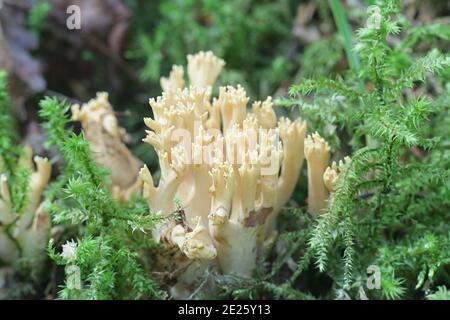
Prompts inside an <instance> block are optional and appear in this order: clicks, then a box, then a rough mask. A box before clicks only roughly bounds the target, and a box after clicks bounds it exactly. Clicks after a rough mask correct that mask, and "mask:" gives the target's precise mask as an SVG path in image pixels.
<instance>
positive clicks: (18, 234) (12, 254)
mask: <svg viewBox="0 0 450 320" xmlns="http://www.w3.org/2000/svg"><path fill="white" fill-rule="evenodd" d="M34 163H35V164H36V169H35V170H33V163H32V161H31V149H29V148H25V149H24V152H23V155H22V158H21V159H20V164H21V166H23V167H24V168H27V169H28V170H29V171H30V172H32V173H31V176H30V179H29V185H28V190H27V195H26V200H25V203H24V205H23V206H22V207H21V209H20V212H16V210H14V205H13V203H12V199H11V194H10V187H11V186H10V185H9V183H8V179H7V176H6V175H5V174H1V175H0V265H2V266H4V265H7V266H8V265H9V266H12V265H14V264H15V263H16V262H18V260H19V259H27V260H28V262H30V263H31V265H32V266H33V269H34V271H37V270H38V269H39V266H40V264H41V262H42V261H43V258H44V257H45V255H44V252H45V248H46V246H47V242H48V239H49V237H50V228H51V218H50V214H49V213H48V212H47V211H46V209H45V205H44V202H41V197H42V193H43V191H44V188H45V187H46V185H47V183H48V182H49V180H50V175H51V165H50V163H49V162H48V160H47V159H46V158H41V157H37V156H36V157H34ZM4 272H7V269H3V268H0V278H3V277H4V276H5V274H4ZM0 280H1V279H0Z"/></svg>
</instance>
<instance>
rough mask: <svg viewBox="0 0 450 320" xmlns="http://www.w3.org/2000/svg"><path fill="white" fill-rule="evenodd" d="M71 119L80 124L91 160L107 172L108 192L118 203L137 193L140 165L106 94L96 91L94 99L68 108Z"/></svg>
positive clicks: (139, 186) (139, 183) (139, 185)
mask: <svg viewBox="0 0 450 320" xmlns="http://www.w3.org/2000/svg"><path fill="white" fill-rule="evenodd" d="M71 111H72V120H74V121H79V122H81V126H82V128H83V132H84V135H85V138H86V140H87V141H88V142H89V147H90V149H91V151H92V156H93V159H94V161H95V162H96V163H97V164H98V165H99V166H101V167H105V168H108V169H110V170H111V182H112V183H111V192H112V194H113V196H114V197H115V198H116V199H117V200H118V201H125V200H127V199H129V198H130V197H131V195H132V194H133V193H135V192H138V191H140V190H141V187H142V183H141V182H140V179H138V174H139V168H140V166H141V162H140V161H139V160H138V159H136V158H135V157H134V156H133V155H132V154H131V152H130V151H129V150H128V148H127V147H126V145H125V143H124V140H126V138H127V135H126V132H125V130H124V129H123V128H121V127H120V126H119V124H118V121H117V118H116V116H115V114H114V109H113V107H112V106H111V104H110V103H109V100H108V93H106V92H99V93H97V96H96V98H95V99H91V100H90V101H89V102H88V103H85V104H83V105H82V106H81V107H80V105H78V104H75V105H73V106H72V108H71Z"/></svg>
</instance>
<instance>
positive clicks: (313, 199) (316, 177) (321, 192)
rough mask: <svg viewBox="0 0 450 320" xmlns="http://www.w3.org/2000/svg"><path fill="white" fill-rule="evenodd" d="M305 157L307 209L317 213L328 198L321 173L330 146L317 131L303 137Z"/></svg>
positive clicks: (325, 164)
mask: <svg viewBox="0 0 450 320" xmlns="http://www.w3.org/2000/svg"><path fill="white" fill-rule="evenodd" d="M305 157H306V161H307V163H308V211H309V213H311V214H313V215H317V214H319V213H320V212H321V210H322V209H324V208H325V207H326V201H327V199H328V190H327V188H326V186H325V183H324V181H323V175H324V173H325V170H326V168H327V166H328V161H329V158H330V147H329V145H328V143H327V142H326V141H325V140H324V139H323V138H322V137H321V136H320V135H319V134H318V133H317V132H315V133H313V134H312V135H309V136H308V137H307V138H306V139H305Z"/></svg>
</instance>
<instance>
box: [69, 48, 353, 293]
mask: <svg viewBox="0 0 450 320" xmlns="http://www.w3.org/2000/svg"><path fill="white" fill-rule="evenodd" d="M187 58H188V59H187V60H188V65H187V75H188V79H189V85H185V80H184V69H183V67H182V66H173V68H172V71H171V72H170V74H169V76H168V77H163V78H161V81H160V82H161V87H162V89H163V93H162V95H161V96H159V97H157V98H152V99H150V101H149V104H150V107H151V109H152V111H153V117H152V118H150V117H148V118H144V122H145V124H146V126H147V127H148V128H149V129H150V130H148V131H147V136H146V137H145V139H144V142H146V143H148V144H150V145H152V146H153V148H154V149H155V151H156V152H157V155H158V158H159V167H160V179H159V181H158V183H157V185H156V184H155V182H154V181H153V177H152V174H151V173H150V171H149V169H148V168H147V166H144V167H142V168H141V169H140V170H139V166H140V162H139V161H138V160H137V159H136V158H134V157H133V156H132V154H131V153H130V152H129V150H128V149H127V148H126V146H125V144H124V143H123V140H124V139H123V138H124V135H125V132H124V130H123V129H122V128H120V127H119V126H118V123H117V119H116V117H115V115H114V111H113V109H112V107H111V105H110V104H109V102H108V95H107V94H106V93H98V94H97V97H96V98H95V99H92V100H91V101H89V102H88V103H87V104H84V105H83V106H82V107H80V106H79V105H74V106H72V118H73V119H74V120H77V121H80V122H81V124H82V127H83V129H84V132H85V136H86V139H87V140H88V141H89V143H90V148H91V150H92V152H93V157H94V159H95V160H96V162H97V163H98V164H99V165H101V166H103V167H107V168H110V169H111V172H112V175H111V180H112V191H113V194H114V195H115V197H116V198H117V199H118V200H126V199H128V198H129V197H130V195H131V194H132V193H133V192H136V191H138V190H141V188H142V193H143V196H144V198H145V199H146V200H147V201H148V204H149V206H150V208H151V213H152V214H154V215H157V216H158V217H160V218H162V219H158V220H157V221H159V222H158V224H157V227H156V229H155V230H154V231H153V237H154V239H155V240H156V242H158V243H162V244H164V245H168V246H174V247H177V248H179V250H180V251H181V252H182V253H183V255H184V256H185V258H187V259H189V260H191V261H192V262H193V264H191V265H190V266H189V267H188V268H187V270H186V271H185V273H184V274H183V275H181V276H180V277H179V278H178V283H177V285H176V286H175V287H174V288H172V294H173V296H174V297H186V294H188V293H189V291H190V289H192V288H189V287H190V286H193V283H194V282H195V279H198V277H199V276H200V275H201V273H203V272H204V271H205V270H206V268H207V267H208V266H214V267H216V268H217V269H218V270H219V271H220V272H222V273H225V274H228V273H236V274H239V275H243V276H250V275H251V273H252V271H253V270H254V268H255V265H256V261H257V257H258V254H259V253H260V252H261V248H262V245H263V243H264V240H265V239H266V238H267V237H268V236H269V235H271V234H272V232H273V231H274V230H275V226H276V220H277V216H278V214H279V212H280V209H281V208H282V207H283V206H284V205H285V204H286V203H287V202H288V200H289V199H290V197H291V195H292V193H293V191H294V188H295V186H296V184H297V180H298V179H299V175H300V172H301V168H302V165H303V161H304V160H305V158H306V161H307V165H308V212H309V213H310V214H312V215H314V216H316V215H318V214H320V213H321V212H322V211H323V209H324V208H326V206H327V201H328V197H329V194H330V192H333V191H334V188H335V184H336V181H337V179H338V171H339V167H340V166H338V165H337V164H336V163H333V164H332V165H331V166H328V162H329V157H330V156H329V153H330V147H329V146H328V143H327V142H326V141H325V140H324V139H323V138H322V137H320V135H319V134H318V133H317V132H316V133H313V134H311V135H309V136H307V137H306V123H305V122H304V121H302V120H301V119H300V118H298V119H296V120H294V121H292V120H290V119H288V118H285V117H281V118H280V119H277V116H276V114H275V112H274V110H273V103H272V98H271V97H268V98H267V99H266V100H265V101H256V102H254V103H253V104H252V106H251V111H252V112H248V110H247V109H250V108H248V104H249V100H250V99H249V97H247V95H246V92H245V90H244V88H243V87H241V86H239V85H238V86H236V87H233V86H223V87H220V88H219V89H218V96H217V97H214V98H213V97H212V92H213V85H214V82H215V81H216V79H217V78H218V76H219V74H220V72H221V71H222V69H223V67H224V65H225V62H224V61H223V60H221V59H219V58H217V57H216V56H214V55H213V53H212V52H199V53H198V54H196V55H189V56H188V57H187ZM346 161H348V159H346Z"/></svg>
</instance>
